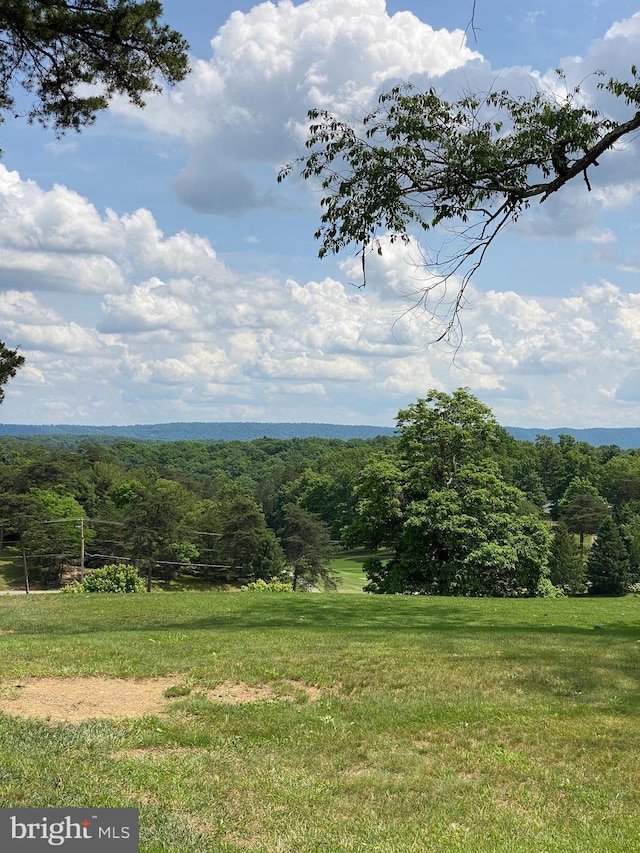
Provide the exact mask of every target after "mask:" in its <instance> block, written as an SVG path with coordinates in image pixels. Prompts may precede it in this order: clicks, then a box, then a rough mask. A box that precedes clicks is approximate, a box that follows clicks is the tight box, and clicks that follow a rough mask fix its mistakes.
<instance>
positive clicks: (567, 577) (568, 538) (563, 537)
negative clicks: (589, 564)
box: [549, 521, 586, 593]
mask: <svg viewBox="0 0 640 853" xmlns="http://www.w3.org/2000/svg"><path fill="white" fill-rule="evenodd" d="M585 579H586V568H585V564H584V560H583V559H582V556H581V554H580V549H579V548H578V543H577V542H576V540H575V537H574V536H573V534H572V533H571V532H570V530H569V528H568V527H567V525H566V524H565V523H564V521H560V522H558V524H557V525H556V527H555V529H554V531H553V541H552V543H551V556H550V558H549V580H550V581H551V583H552V584H554V586H559V587H562V588H563V589H564V590H565V591H566V592H571V593H576V592H584V591H585Z"/></svg>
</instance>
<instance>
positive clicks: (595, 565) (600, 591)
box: [587, 518, 629, 595]
mask: <svg viewBox="0 0 640 853" xmlns="http://www.w3.org/2000/svg"><path fill="white" fill-rule="evenodd" d="M587 577H588V579H589V583H590V585H589V593H590V594H591V595H624V593H625V592H626V591H627V585H628V582H629V554H628V552H627V549H626V546H625V544H624V540H623V538H622V536H621V534H620V530H619V529H618V525H617V524H616V523H615V521H614V520H613V519H612V518H605V520H604V521H603V522H602V524H601V525H600V527H599V528H598V535H597V538H596V541H595V542H594V543H593V547H592V548H591V551H590V552H589V558H588V560H587Z"/></svg>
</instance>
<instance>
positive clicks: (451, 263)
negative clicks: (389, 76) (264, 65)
mask: <svg viewBox="0 0 640 853" xmlns="http://www.w3.org/2000/svg"><path fill="white" fill-rule="evenodd" d="M557 73H558V76H559V78H560V80H564V74H563V72H562V71H561V70H559V71H558V72H557ZM596 73H598V74H601V73H602V72H596ZM598 85H599V88H600V89H603V90H605V91H607V92H609V93H610V94H611V95H612V96H613V97H615V98H622V99H623V100H624V101H625V102H626V104H627V106H630V107H631V108H632V110H633V114H632V116H631V118H629V119H627V120H626V121H624V122H616V121H614V120H613V119H611V118H609V117H607V116H605V115H604V114H602V113H600V112H599V111H597V110H595V109H592V108H589V107H588V106H585V103H584V98H583V96H582V94H581V91H580V87H579V86H577V87H575V88H574V89H573V90H571V91H568V92H567V94H566V96H565V97H564V98H558V97H557V96H556V95H554V94H552V93H550V92H540V91H538V92H536V93H535V94H534V95H533V96H532V97H530V98H517V97H514V96H512V95H511V94H510V93H509V92H508V91H500V92H497V91H491V92H489V93H484V94H482V93H473V92H468V93H465V94H463V96H462V97H461V98H460V99H459V100H458V101H455V102H448V101H446V100H444V99H443V98H441V97H440V96H439V95H438V94H437V93H436V91H435V90H434V89H433V88H432V89H429V90H428V91H427V92H421V91H418V90H417V89H415V88H414V87H413V86H411V85H410V84H405V85H403V86H396V87H394V88H393V89H391V90H390V91H389V92H386V93H384V94H382V95H381V96H380V98H379V105H378V107H377V108H376V109H375V110H373V111H372V112H370V113H369V114H368V115H366V116H364V118H363V120H362V125H361V131H360V132H359V133H358V132H356V130H355V129H354V127H352V126H351V125H350V124H348V123H347V122H344V121H341V120H339V119H337V118H335V117H334V116H333V115H332V114H331V113H329V112H327V111H325V110H311V111H310V112H309V114H308V116H309V120H310V126H309V136H308V139H307V141H306V143H305V145H306V148H307V149H308V153H307V154H306V155H304V156H301V157H298V158H297V159H296V160H294V161H293V162H292V163H289V164H288V165H286V166H284V167H283V169H282V170H281V172H280V174H279V176H278V181H282V180H283V179H284V178H286V177H287V176H288V175H290V174H291V173H292V172H294V171H295V172H297V173H299V174H300V175H301V177H302V178H303V179H305V180H314V181H318V182H319V184H320V188H321V192H322V196H321V200H320V205H321V216H320V227H319V228H318V229H317V231H316V233H315V237H316V238H317V239H318V240H319V241H320V250H319V255H320V257H324V256H325V255H327V254H331V253H338V252H340V251H342V250H343V249H345V248H349V247H355V248H356V249H357V252H358V254H359V255H361V257H362V263H363V284H365V283H366V256H367V254H368V252H370V251H372V250H373V251H377V252H378V253H382V251H383V246H384V241H385V240H388V241H389V242H390V243H394V242H396V241H398V240H400V241H402V242H404V243H405V244H408V243H409V242H410V240H411V238H412V236H413V235H414V234H415V233H416V232H417V233H420V232H422V233H425V232H429V231H433V230H434V229H437V234H439V235H440V238H442V233H443V230H444V232H445V235H447V234H448V236H446V237H445V240H444V241H442V245H441V246H440V248H439V249H436V250H426V249H424V248H423V261H424V266H425V268H426V269H427V270H428V272H429V273H430V274H431V279H430V281H429V283H427V284H425V285H424V286H423V287H422V288H420V290H419V291H418V292H417V293H418V303H419V304H422V305H423V307H425V308H426V309H427V310H428V311H430V306H433V299H434V298H435V299H436V304H437V305H440V306H441V305H442V298H443V297H442V286H443V285H444V286H445V289H446V285H447V283H448V282H450V281H452V280H453V283H454V284H455V287H456V296H455V297H454V298H453V299H452V300H451V302H450V303H449V306H448V310H447V311H446V312H445V313H444V314H437V313H434V312H433V311H431V316H432V318H433V319H435V320H436V322H438V323H439V324H440V328H439V331H438V333H437V335H436V339H437V340H442V339H444V338H446V339H451V338H452V337H453V336H455V334H456V333H457V332H459V331H460V316H459V315H460V310H461V307H462V305H463V304H464V292H465V289H466V287H467V285H468V283H469V281H470V279H471V277H472V276H473V274H474V273H475V272H476V271H477V270H478V268H479V267H480V265H481V264H482V262H483V261H484V259H485V257H486V253H487V250H488V249H489V247H490V246H491V245H492V243H493V242H494V240H495V239H496V237H497V236H498V235H499V234H500V233H501V232H502V230H503V229H504V228H505V227H507V226H508V225H509V224H510V223H511V222H515V221H517V219H518V218H519V217H520V216H521V215H522V214H523V213H524V212H525V211H526V210H527V208H528V207H530V205H531V202H532V200H533V199H535V198H539V200H540V202H544V201H546V200H547V199H548V198H549V197H550V196H551V195H553V194H554V193H556V192H558V191H559V190H561V189H562V188H563V187H565V186H566V185H567V184H569V183H570V182H571V181H573V180H574V179H575V178H576V177H579V176H582V177H583V178H584V181H585V183H586V186H587V189H588V190H590V189H591V184H590V181H589V177H588V170H589V169H590V168H591V167H595V166H597V165H598V158H599V157H600V156H601V155H602V154H604V153H605V152H606V151H608V150H611V149H612V148H613V147H614V146H615V144H616V143H617V142H618V141H619V140H621V139H623V138H625V137H628V136H629V135H630V134H631V133H633V132H634V131H636V130H637V129H638V128H640V82H639V79H638V74H637V70H636V68H635V67H633V68H632V69H631V81H630V82H625V81H619V80H615V79H610V80H609V81H608V82H607V83H599V84H598Z"/></svg>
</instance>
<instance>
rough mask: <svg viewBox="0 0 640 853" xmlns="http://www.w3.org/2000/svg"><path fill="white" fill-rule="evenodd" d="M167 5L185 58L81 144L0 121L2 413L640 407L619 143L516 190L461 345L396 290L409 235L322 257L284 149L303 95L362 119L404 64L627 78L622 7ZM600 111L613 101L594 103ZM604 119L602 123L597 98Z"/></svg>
mask: <svg viewBox="0 0 640 853" xmlns="http://www.w3.org/2000/svg"><path fill="white" fill-rule="evenodd" d="M472 7H473V2H472V0H451V2H448V3H440V2H435V0H433V2H415V0H414V2H401V0H387V2H386V3H385V2H384V0H307V2H305V3H302V2H288V0H281V2H280V3H263V4H260V5H254V4H252V3H250V2H235V3H234V2H227V0H222V2H220V0H218V2H215V3H214V2H212V0H189V2H184V0H168V2H165V3H164V8H165V19H166V20H167V21H168V22H169V23H170V24H171V25H172V26H174V27H175V28H177V29H179V30H181V31H182V32H183V33H184V34H185V36H186V37H187V39H188V40H189V42H190V44H191V56H192V69H193V70H192V73H191V75H190V76H189V78H188V79H187V81H185V83H183V84H182V85H181V86H179V87H177V88H175V89H174V90H172V91H169V92H165V93H163V94H162V95H159V96H153V97H150V98H149V99H148V103H147V108H146V109H145V110H144V111H139V110H136V109H134V108H132V107H130V106H129V105H128V104H127V103H126V102H124V101H122V100H117V101H116V102H115V103H114V104H113V106H112V109H111V110H110V111H109V112H108V113H104V114H103V115H101V116H100V117H99V118H98V121H97V122H96V124H95V125H94V126H93V127H91V128H89V129H87V130H86V131H84V132H83V133H82V134H80V135H76V134H72V135H68V136H66V137H64V138H63V139H61V140H56V139H55V138H54V136H53V134H52V133H51V132H50V131H46V130H42V129H40V128H37V127H32V126H29V125H27V124H26V123H24V122H22V121H21V120H14V119H13V118H11V117H7V118H6V121H5V123H4V124H3V125H2V127H1V128H0V138H1V142H0V147H2V149H3V152H4V154H3V158H2V160H1V161H0V316H1V317H2V326H1V329H2V331H1V338H2V339H3V340H5V341H6V342H7V343H9V344H12V345H16V344H18V345H20V347H21V351H22V352H23V354H24V355H25V356H26V359H27V364H26V366H25V368H24V369H23V370H22V371H21V372H20V373H19V374H18V376H17V377H16V378H15V379H14V380H13V381H12V383H11V384H10V385H9V386H8V387H7V391H6V399H5V402H4V403H3V405H2V409H1V410H0V419H1V420H2V421H3V422H6V423H86V424H127V423H158V422H165V421H216V420H257V421H320V422H339V423H376V424H381V425H392V424H393V420H394V416H395V414H396V412H397V410H398V409H399V408H400V407H403V406H405V405H406V404H407V403H409V402H411V401H412V400H415V399H416V398H417V397H420V396H423V395H424V394H425V393H426V392H427V391H428V390H429V389H430V388H434V387H435V388H440V389H443V390H447V391H450V390H453V389H454V388H456V387H458V386H459V385H466V386H469V387H470V388H471V390H472V391H473V392H474V393H475V394H477V396H479V397H480V398H481V399H482V400H483V401H484V402H486V403H487V404H488V405H490V406H491V407H492V408H493V409H494V411H495V413H496V415H497V417H498V418H499V420H500V421H501V422H502V423H503V424H508V425H514V426H537V427H553V426H573V427H581V426H582V427H586V426H632V425H633V426H637V425H638V424H639V423H640V362H639V359H638V355H639V354H640V280H639V273H640V250H639V249H638V236H639V234H640V206H639V205H638V201H637V199H638V190H639V189H640V167H639V163H638V161H639V156H640V152H639V151H638V140H637V139H633V140H629V141H628V142H627V143H626V144H625V145H624V146H620V149H619V150H617V151H615V152H612V153H609V154H607V155H605V156H604V157H602V158H601V164H600V166H599V168H598V169H596V170H593V174H592V175H591V183H592V192H591V193H588V192H587V190H586V187H585V186H584V184H583V183H576V185H575V186H573V187H570V188H568V189H567V191H566V192H565V193H564V194H563V195H562V197H560V196H558V197H556V198H553V199H551V200H549V201H548V202H546V203H545V205H543V206H537V205H535V206H534V207H533V208H532V210H531V211H530V212H529V213H528V214H527V215H525V216H524V217H522V219H521V220H520V221H519V222H518V224H517V225H516V226H513V227H511V228H510V229H509V230H508V231H507V232H506V233H505V234H503V235H502V238H501V239H500V240H499V242H497V243H496V244H495V246H494V247H493V249H492V251H491V252H490V254H489V256H488V257H487V260H486V263H485V264H484V265H483V267H482V268H481V269H480V270H479V272H478V273H477V274H476V275H475V276H474V279H473V282H472V286H471V288H470V302H469V306H468V308H467V309H466V310H465V312H464V315H463V323H464V333H465V334H464V339H463V342H462V346H461V348H460V349H459V351H458V352H457V354H456V357H455V360H454V359H453V353H452V351H451V349H450V348H448V347H446V346H445V345H430V344H429V341H430V339H431V335H432V330H431V328H430V326H429V324H428V322H427V319H426V318H425V317H424V315H423V314H421V313H420V312H417V311H414V312H411V311H409V312H407V308H408V307H409V302H408V301H407V297H406V294H407V292H408V291H409V290H411V289H412V288H413V287H414V286H415V282H416V277H418V278H420V276H423V275H424V274H423V273H422V272H421V271H420V270H419V269H418V270H417V269H416V267H415V264H414V263H413V260H414V259H415V258H416V257H417V255H416V250H415V249H414V248H412V247H410V248H409V249H408V250H407V249H405V248H404V247H397V246H394V247H392V248H389V249H388V250H387V251H386V252H385V253H384V254H383V257H382V258H380V259H378V258H377V257H375V258H374V259H373V260H372V263H371V266H370V270H369V282H368V285H367V288H366V290H364V291H362V290H358V289H356V288H355V287H353V285H352V284H351V283H350V282H354V281H358V270H357V264H356V263H355V262H354V259H353V257H351V256H350V255H349V254H345V255H344V256H340V257H337V258H329V259H325V260H323V261H320V260H318V258H317V250H318V246H317V245H316V244H315V242H314V239H313V232H314V230H315V228H316V226H317V221H318V215H319V214H318V203H317V199H318V197H317V193H314V192H313V189H312V188H311V187H310V186H306V185H304V184H302V183H300V182H298V181H295V180H292V181H288V182H286V184H285V185H277V183H276V175H277V172H278V170H279V168H280V166H281V165H282V164H283V163H285V162H287V161H288V160H290V159H291V158H292V157H295V156H296V155H297V154H299V153H301V150H302V139H303V137H304V127H305V116H306V111H307V109H309V108H310V107H316V106H326V107H328V108H329V109H331V110H333V111H337V112H338V113H339V114H340V115H341V116H342V117H344V118H353V119H357V117H358V116H359V115H362V113H363V112H364V111H366V110H367V109H368V108H369V107H370V106H371V105H372V104H373V103H374V102H375V99H376V97H377V94H379V92H380V91H382V90H384V89H385V88H388V87H389V86H391V85H393V84H394V83H396V82H398V81H401V80H411V81H414V82H415V83H416V84H418V85H419V86H420V87H422V88H424V87H425V86H428V85H433V86H434V87H435V88H436V89H439V90H441V91H443V92H446V93H447V95H448V96H449V97H453V96H455V95H456V94H457V93H458V92H459V91H461V89H462V88H463V87H471V88H473V87H475V86H477V87H480V88H486V87H487V86H489V85H492V84H493V85H499V86H500V88H509V89H510V90H511V91H513V92H514V93H521V92H527V91H531V90H532V88H533V87H534V86H535V87H544V86H548V85H551V81H552V80H553V76H552V72H553V69H554V68H556V67H558V66H562V67H563V68H564V69H565V70H566V72H567V79H568V80H569V82H570V83H571V84H573V83H574V82H579V81H584V83H583V93H584V97H585V99H586V100H587V101H588V102H589V103H594V104H596V105H597V106H599V107H601V108H603V109H609V108H610V104H609V103H608V102H605V101H604V100H603V99H602V95H601V94H600V93H598V90H597V88H596V82H597V80H596V78H594V77H593V76H592V73H593V72H594V71H596V70H598V69H603V70H605V71H606V72H607V73H608V74H611V75H615V76H619V77H625V76H626V75H627V74H628V70H629V67H630V65H631V64H632V63H633V62H634V60H636V61H637V57H638V55H639V48H640V4H638V3H637V2H627V0H607V2H598V0H593V2H585V0H580V2H578V0H567V2H563V3H553V4H552V3H551V2H547V0H544V2H521V0H492V1H491V2H490V1H489V0H477V3H476V15H475V27H476V32H475V37H474V33H472V32H471V31H467V34H466V36H465V33H464V31H465V28H466V27H467V25H468V23H469V20H470V16H471V10H472ZM613 108H614V109H616V108H617V109H619V106H618V107H616V106H615V105H614V107H613ZM616 117H619V114H618V113H617V114H616Z"/></svg>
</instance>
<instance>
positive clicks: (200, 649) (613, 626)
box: [0, 593, 640, 853]
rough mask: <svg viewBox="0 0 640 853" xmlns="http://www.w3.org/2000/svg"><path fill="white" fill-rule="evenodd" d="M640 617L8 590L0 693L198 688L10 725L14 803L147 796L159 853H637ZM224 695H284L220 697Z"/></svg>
mask: <svg viewBox="0 0 640 853" xmlns="http://www.w3.org/2000/svg"><path fill="white" fill-rule="evenodd" d="M639 619H640V599H638V598H635V597H627V598H624V599H616V600H592V599H584V600H577V599H563V600H557V601H556V600H554V601H545V600H522V601H519V600H515V601H508V600H489V599H482V600H481V599H475V600H474V599H435V598H421V597H401V596H396V597H371V596H364V595H362V596H359V595H311V594H307V595H304V594H301V595H282V596H278V595H252V594H250V593H237V594H224V593H209V594H204V593H199V594H198V593H176V594H175V595H171V596H167V595H161V594H152V595H150V596H147V595H139V596H121V597H117V596H106V595H105V596H101V595H92V596H78V597H73V596H32V597H29V598H27V597H24V598H9V597H2V598H0V648H1V650H2V654H1V655H0V690H3V691H5V692H9V693H10V691H11V690H12V689H16V687H15V685H16V684H18V683H21V682H22V681H23V680H24V679H26V678H29V677H34V676H60V677H71V676H88V675H95V674H99V675H104V676H108V677H126V678H146V677H149V676H160V675H162V676H170V677H172V678H174V679H175V682H176V684H177V685H179V684H183V683H185V682H188V683H189V685H191V687H192V689H191V692H190V694H189V695H188V696H185V697H183V698H180V697H178V698H176V699H171V700H170V701H169V700H167V710H166V711H164V712H162V713H160V714H158V715H156V716H149V717H144V718H139V719H135V718H132V719H127V718H124V719H118V720H107V721H95V720H93V721H87V722H84V723H79V724H75V725H73V724H69V723H61V724H54V723H48V722H45V721H41V720H35V719H34V720H23V719H17V718H14V717H11V716H8V715H2V716H0V805H2V806H27V805H33V806H55V805H65V806H85V805H86V806H89V805H93V806H120V805H122V806H136V805H139V807H140V810H141V834H142V843H141V850H142V851H144V853H156V851H175V853H191V851H194V853H195V851H220V853H232V851H233V853H235V851H245V850H254V851H264V853H273V852H274V851H285V853H311V852H312V851H314V852H315V851H321V853H342V851H345V853H346V851H380V853H408V851H416V853H436V851H437V853H442V851H446V853H448V851H454V853H457V851H459V852H460V853H463V852H464V853H475V852H476V851H478V853H502V851H505V853H506V851H510V853H512V851H518V853H534V851H535V853H541V851H542V853H585V851H597V852H598V853H628V851H631V850H634V849H637V847H638V841H637V839H638V838H639V837H640V793H639V792H640V769H639V763H638V760H637V756H638V752H639V747H640V715H639V711H640V691H639V687H640V683H639V682H640V667H639V664H640V629H639V627H638V625H639ZM223 682H244V683H247V684H249V685H261V684H266V685H271V686H272V687H273V690H272V693H271V694H270V696H271V698H265V699H264V700H262V701H258V702H252V703H247V704H235V705H233V704H225V703H221V702H215V701H211V700H210V699H208V698H206V690H207V689H209V688H213V687H215V686H216V685H219V684H221V683H223ZM292 684H294V685H295V684H297V685H299V687H300V689H299V690H296V689H295V688H292V687H291V685H292ZM305 685H314V686H317V687H319V688H321V693H320V698H318V699H317V700H315V701H312V700H309V699H307V698H306V695H305V693H304V690H303V689H302V688H303V687H304V686H305ZM176 692H180V691H176ZM273 695H275V696H278V695H282V696H283V698H272V697H273ZM286 697H289V699H290V700H291V701H289V699H287V698H286ZM124 710H125V711H126V709H124ZM58 776H60V777H61V778H62V779H63V785H62V786H58V785H57V784H56V780H57V778H58Z"/></svg>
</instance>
